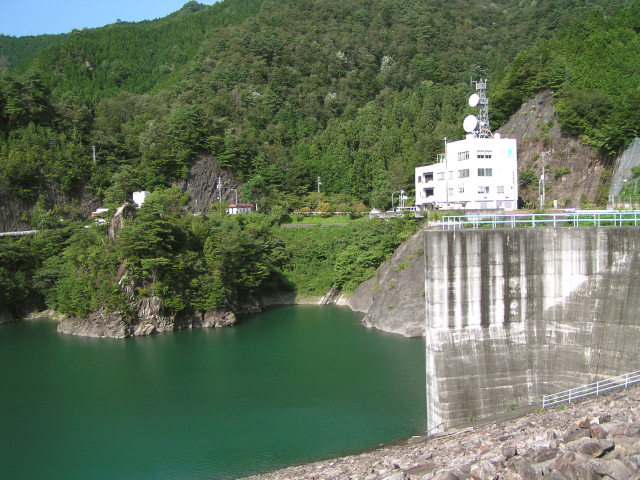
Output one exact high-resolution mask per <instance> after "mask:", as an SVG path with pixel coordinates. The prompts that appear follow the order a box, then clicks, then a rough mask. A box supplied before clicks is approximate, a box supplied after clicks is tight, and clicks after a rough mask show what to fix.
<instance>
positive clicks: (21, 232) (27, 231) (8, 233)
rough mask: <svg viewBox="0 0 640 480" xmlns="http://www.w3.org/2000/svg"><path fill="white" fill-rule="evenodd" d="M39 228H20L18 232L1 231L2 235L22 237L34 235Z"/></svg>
mask: <svg viewBox="0 0 640 480" xmlns="http://www.w3.org/2000/svg"><path fill="white" fill-rule="evenodd" d="M34 233H38V230H20V231H16V232H0V237H21V236H23V235H33V234H34Z"/></svg>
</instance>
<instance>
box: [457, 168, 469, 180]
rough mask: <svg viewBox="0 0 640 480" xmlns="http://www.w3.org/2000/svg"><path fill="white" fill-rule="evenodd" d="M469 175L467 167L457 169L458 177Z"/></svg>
mask: <svg viewBox="0 0 640 480" xmlns="http://www.w3.org/2000/svg"><path fill="white" fill-rule="evenodd" d="M468 176H469V169H468V168H463V169H462V170H458V178H467V177H468Z"/></svg>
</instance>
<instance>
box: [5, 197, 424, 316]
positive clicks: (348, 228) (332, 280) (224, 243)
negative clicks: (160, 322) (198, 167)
mask: <svg viewBox="0 0 640 480" xmlns="http://www.w3.org/2000/svg"><path fill="white" fill-rule="evenodd" d="M185 201H186V198H185V197H184V195H183V194H181V192H180V191H179V190H177V189H175V188H169V189H161V190H157V191H156V192H153V193H152V194H150V195H149V197H148V198H147V200H146V201H145V203H144V205H143V206H142V208H141V209H140V211H139V212H138V215H137V216H136V217H135V219H133V220H130V221H129V222H127V223H126V224H125V226H124V227H123V228H122V230H121V231H120V233H119V236H118V238H117V240H115V241H110V240H109V239H108V237H107V235H106V225H97V224H94V225H92V226H90V227H89V228H82V224H77V223H71V224H68V225H66V224H64V223H63V224H58V225H57V228H52V227H54V225H55V222H56V220H54V218H53V217H52V216H51V215H49V218H48V220H49V222H51V223H50V224H49V227H50V228H49V229H47V230H43V231H42V232H39V233H38V234H36V235H34V236H29V237H22V238H17V239H16V238H0V301H1V302H2V305H4V306H5V307H8V308H9V310H10V311H11V312H12V313H13V314H15V315H20V314H21V313H22V312H23V311H24V309H28V308H35V307H37V308H42V307H43V306H45V305H46V306H47V307H49V308H53V309H55V310H57V311H59V312H61V313H65V314H68V315H77V316H83V315H87V314H88V313H90V312H93V311H96V310H99V309H100V308H103V307H104V308H107V309H109V310H120V311H124V312H127V311H128V309H129V308H130V304H129V302H128V300H127V298H126V296H125V294H124V293H123V291H122V289H121V288H120V286H119V282H120V283H121V284H125V285H131V286H133V287H134V290H135V295H136V297H137V298H141V297H148V296H152V295H156V296H158V297H160V298H161V299H162V300H163V302H164V304H165V305H166V306H167V307H169V308H171V309H173V310H174V311H176V312H181V311H186V310H187V311H206V310H213V309H232V310H238V309H240V308H241V307H242V305H243V302H247V301H249V300H250V299H252V298H257V297H259V296H264V295H268V294H269V293H274V292H281V291H294V292H296V293H297V294H299V295H302V296H305V295H323V294H324V293H326V292H327V291H328V290H329V289H330V288H331V287H332V286H334V287H336V288H340V289H342V290H343V291H346V292H351V291H353V289H355V287H356V286H357V285H358V284H359V283H360V282H362V281H364V280H366V279H367V278H368V277H370V276H371V275H373V273H374V272H375V269H376V268H377V267H378V266H379V265H380V264H381V263H382V262H384V261H385V260H386V259H387V258H389V257H390V256H391V254H392V253H393V251H394V250H395V249H396V247H397V246H398V245H400V243H402V242H403V241H404V240H406V239H407V238H408V237H409V236H410V235H412V234H413V233H415V232H416V231H417V229H418V228H419V226H420V223H419V222H418V221H417V220H416V219H413V218H399V219H397V220H396V221H393V222H387V221H384V220H380V219H378V220H372V221H358V222H353V223H351V224H348V225H344V226H338V225H336V226H323V227H320V226H308V227H307V228H282V227H280V225H279V222H281V221H282V220H283V218H282V217H278V216H277V215H271V216H269V215H264V214H252V215H226V214H224V213H215V212H214V213H211V214H209V215H197V216H194V215H185V214H184V211H183V206H184V202H185ZM43 215H44V216H45V217H46V216H47V213H46V212H44V213H43ZM121 266H122V267H123V268H124V269H125V270H124V271H125V272H126V273H125V274H124V276H118V271H119V268H120V267H121ZM121 275H122V274H121Z"/></svg>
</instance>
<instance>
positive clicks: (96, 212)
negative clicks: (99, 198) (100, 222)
mask: <svg viewBox="0 0 640 480" xmlns="http://www.w3.org/2000/svg"><path fill="white" fill-rule="evenodd" d="M108 211H109V209H108V208H96V209H95V210H94V211H93V212H91V216H92V217H101V216H103V215H104V214H105V213H107V212H108Z"/></svg>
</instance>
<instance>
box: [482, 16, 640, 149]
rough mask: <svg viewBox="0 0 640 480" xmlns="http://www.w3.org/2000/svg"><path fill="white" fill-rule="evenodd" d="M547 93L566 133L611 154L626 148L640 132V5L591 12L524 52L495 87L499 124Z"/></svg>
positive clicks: (496, 112)
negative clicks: (551, 94) (554, 99)
mask: <svg viewBox="0 0 640 480" xmlns="http://www.w3.org/2000/svg"><path fill="white" fill-rule="evenodd" d="M544 89H553V90H554V91H555V92H556V97H557V104H556V112H557V114H558V118H559V121H560V124H561V126H562V130H563V132H564V133H566V134H568V135H572V136H578V137H580V138H581V139H582V141H583V142H584V143H585V144H587V145H590V146H592V147H594V148H596V149H598V150H600V151H602V152H603V153H605V154H609V155H610V154H613V153H616V152H618V151H619V150H620V149H621V148H622V147H624V146H625V145H627V144H628V143H629V142H630V141H631V140H632V139H633V138H634V137H635V136H637V135H638V132H639V129H640V115H639V112H640V6H639V5H637V4H636V5H634V6H633V7H630V8H629V9H627V10H622V11H618V12H615V13H614V14H613V15H611V16H604V15H602V13H601V12H596V13H593V14H591V15H590V16H589V17H588V18H587V19H585V20H581V21H576V22H574V23H572V24H571V25H570V26H569V27H568V28H566V29H563V30H562V31H561V32H559V35H558V36H557V37H556V38H553V39H548V40H545V41H540V42H538V43H536V44H535V45H534V46H532V47H531V48H528V49H526V50H524V51H522V52H521V53H520V54H519V55H518V56H517V57H516V58H515V59H514V61H513V63H512V64H511V66H510V69H509V71H508V73H507V75H505V77H504V78H503V79H502V81H501V82H500V84H499V85H498V87H497V88H496V91H495V101H494V105H495V110H494V113H495V114H496V115H495V116H496V117H497V118H496V119H497V120H498V122H504V121H506V120H507V119H508V116H509V115H511V114H512V113H513V112H514V111H515V110H517V108H519V106H520V105H521V104H522V102H523V101H524V100H526V99H527V98H531V97H533V96H534V95H535V94H536V93H537V92H539V91H541V90H544Z"/></svg>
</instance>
